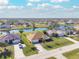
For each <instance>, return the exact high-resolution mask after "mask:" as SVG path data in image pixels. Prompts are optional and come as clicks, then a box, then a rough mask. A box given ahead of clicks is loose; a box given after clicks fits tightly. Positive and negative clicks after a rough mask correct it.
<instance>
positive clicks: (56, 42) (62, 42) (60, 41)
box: [41, 37, 73, 50]
mask: <svg viewBox="0 0 79 59" xmlns="http://www.w3.org/2000/svg"><path fill="white" fill-rule="evenodd" d="M70 44H73V42H71V41H68V40H67V39H65V38H62V37H58V38H55V37H53V38H52V41H51V42H45V43H42V44H41V45H42V46H43V47H44V48H45V49H47V50H51V49H56V48H59V47H63V46H66V45H70Z"/></svg>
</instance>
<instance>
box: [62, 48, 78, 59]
mask: <svg viewBox="0 0 79 59" xmlns="http://www.w3.org/2000/svg"><path fill="white" fill-rule="evenodd" d="M63 55H64V56H66V57H67V58H68V59H79V49H75V50H73V51H70V52H66V53H64V54H63Z"/></svg>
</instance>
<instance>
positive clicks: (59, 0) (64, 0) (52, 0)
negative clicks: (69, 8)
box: [50, 0, 70, 2]
mask: <svg viewBox="0 0 79 59" xmlns="http://www.w3.org/2000/svg"><path fill="white" fill-rule="evenodd" d="M50 1H51V2H69V1H70V0H50Z"/></svg>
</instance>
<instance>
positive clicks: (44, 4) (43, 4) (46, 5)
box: [38, 3, 49, 8]
mask: <svg viewBox="0 0 79 59" xmlns="http://www.w3.org/2000/svg"><path fill="white" fill-rule="evenodd" d="M48 6H49V4H48V3H42V4H38V7H41V8H42V7H48Z"/></svg>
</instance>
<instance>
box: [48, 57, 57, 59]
mask: <svg viewBox="0 0 79 59" xmlns="http://www.w3.org/2000/svg"><path fill="white" fill-rule="evenodd" d="M47 59H56V58H55V57H50V58H47Z"/></svg>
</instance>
